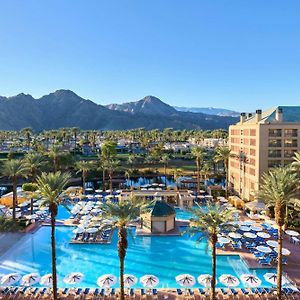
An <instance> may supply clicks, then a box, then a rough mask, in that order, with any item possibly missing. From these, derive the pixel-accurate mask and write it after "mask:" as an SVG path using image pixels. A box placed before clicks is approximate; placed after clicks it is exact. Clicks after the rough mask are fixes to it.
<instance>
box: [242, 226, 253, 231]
mask: <svg viewBox="0 0 300 300" xmlns="http://www.w3.org/2000/svg"><path fill="white" fill-rule="evenodd" d="M240 230H242V231H245V232H248V231H250V230H251V229H250V227H248V226H241V227H240Z"/></svg>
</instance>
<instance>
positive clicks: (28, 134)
mask: <svg viewBox="0 0 300 300" xmlns="http://www.w3.org/2000/svg"><path fill="white" fill-rule="evenodd" d="M21 133H22V134H24V135H25V136H26V139H27V147H28V149H29V148H30V141H31V135H32V129H31V128H30V127H26V128H23V129H21Z"/></svg>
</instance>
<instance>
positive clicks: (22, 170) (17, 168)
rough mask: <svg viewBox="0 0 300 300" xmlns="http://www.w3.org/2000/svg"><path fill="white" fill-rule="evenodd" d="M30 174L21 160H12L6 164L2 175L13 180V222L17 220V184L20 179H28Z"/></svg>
mask: <svg viewBox="0 0 300 300" xmlns="http://www.w3.org/2000/svg"><path fill="white" fill-rule="evenodd" d="M27 173H28V169H27V167H26V166H25V165H24V163H23V161H22V160H20V159H11V160H7V161H5V162H4V164H3V166H2V170H1V175H2V176H5V177H8V178H10V179H11V180H12V188H13V214H12V217H13V220H14V221H15V220H16V206H17V205H18V194H17V184H18V178H19V177H26V175H27Z"/></svg>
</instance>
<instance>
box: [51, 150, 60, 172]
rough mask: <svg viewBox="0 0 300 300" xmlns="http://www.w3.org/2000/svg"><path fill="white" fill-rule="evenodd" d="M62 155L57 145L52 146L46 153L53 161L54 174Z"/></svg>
mask: <svg viewBox="0 0 300 300" xmlns="http://www.w3.org/2000/svg"><path fill="white" fill-rule="evenodd" d="M61 155H62V152H61V148H60V147H59V146H58V145H53V146H52V147H51V149H50V151H49V152H48V156H49V157H50V158H51V159H52V160H53V168H54V172H57V171H58V168H59V166H58V164H59V158H60V156H61Z"/></svg>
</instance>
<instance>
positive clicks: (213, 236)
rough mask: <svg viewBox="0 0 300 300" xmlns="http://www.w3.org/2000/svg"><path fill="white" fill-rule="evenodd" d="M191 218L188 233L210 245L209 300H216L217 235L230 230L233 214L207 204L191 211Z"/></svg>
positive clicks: (220, 207)
mask: <svg viewBox="0 0 300 300" xmlns="http://www.w3.org/2000/svg"><path fill="white" fill-rule="evenodd" d="M192 212H193V217H192V219H191V226H190V228H189V229H188V232H189V233H190V234H192V235H197V241H198V242H199V241H201V240H202V239H203V238H208V239H209V241H210V244H211V257H212V264H211V275H212V281H211V289H210V300H215V299H216V296H215V295H216V293H215V290H216V269H217V266H216V244H217V241H218V234H220V233H222V231H223V230H230V229H232V227H233V226H232V225H230V224H229V222H231V221H233V213H232V211H230V210H226V209H224V208H223V207H222V206H220V205H218V204H217V205H211V204H208V206H207V209H205V210H204V209H203V208H202V207H201V206H199V208H197V209H193V210H192Z"/></svg>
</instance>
